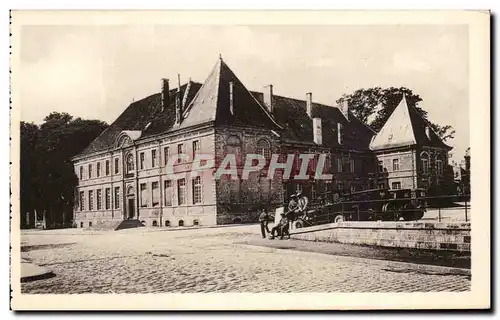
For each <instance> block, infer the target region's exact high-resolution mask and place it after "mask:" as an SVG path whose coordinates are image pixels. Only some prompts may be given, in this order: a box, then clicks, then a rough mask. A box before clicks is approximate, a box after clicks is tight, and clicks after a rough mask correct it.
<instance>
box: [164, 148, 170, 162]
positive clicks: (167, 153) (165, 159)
mask: <svg viewBox="0 0 500 320" xmlns="http://www.w3.org/2000/svg"><path fill="white" fill-rule="evenodd" d="M169 157H170V150H169V148H168V147H165V148H163V159H164V160H163V164H164V165H167V163H168V158H169Z"/></svg>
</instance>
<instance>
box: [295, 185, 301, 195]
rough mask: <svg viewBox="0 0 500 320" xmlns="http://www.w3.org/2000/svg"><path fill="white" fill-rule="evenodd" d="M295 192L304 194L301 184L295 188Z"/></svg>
mask: <svg viewBox="0 0 500 320" xmlns="http://www.w3.org/2000/svg"><path fill="white" fill-rule="evenodd" d="M295 192H297V193H299V192H302V185H301V184H300V183H297V185H296V186H295Z"/></svg>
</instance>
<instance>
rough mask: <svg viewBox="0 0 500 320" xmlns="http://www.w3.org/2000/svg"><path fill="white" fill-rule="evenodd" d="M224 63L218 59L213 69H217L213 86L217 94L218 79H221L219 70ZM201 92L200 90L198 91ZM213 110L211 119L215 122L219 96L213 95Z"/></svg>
mask: <svg viewBox="0 0 500 320" xmlns="http://www.w3.org/2000/svg"><path fill="white" fill-rule="evenodd" d="M223 63H224V61H222V58H219V61H217V63H216V64H215V68H217V67H218V68H217V69H216V70H217V78H216V82H217V83H216V84H215V88H216V89H217V93H218V92H219V90H220V88H219V86H220V78H221V69H222V64H223ZM200 91H201V89H200ZM214 102H215V108H214V111H213V114H212V119H213V120H214V121H217V109H218V107H219V94H216V95H215V101H214Z"/></svg>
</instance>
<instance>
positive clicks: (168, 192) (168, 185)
mask: <svg viewBox="0 0 500 320" xmlns="http://www.w3.org/2000/svg"><path fill="white" fill-rule="evenodd" d="M164 185H165V186H164V191H165V205H166V206H171V205H172V180H166V181H164Z"/></svg>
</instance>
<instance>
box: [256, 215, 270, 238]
mask: <svg viewBox="0 0 500 320" xmlns="http://www.w3.org/2000/svg"><path fill="white" fill-rule="evenodd" d="M269 220H270V217H269V214H268V213H267V211H266V209H262V212H261V214H260V216H259V222H260V232H261V233H262V238H266V231H267V233H271V231H269V227H268V226H267V225H268V224H269Z"/></svg>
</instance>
